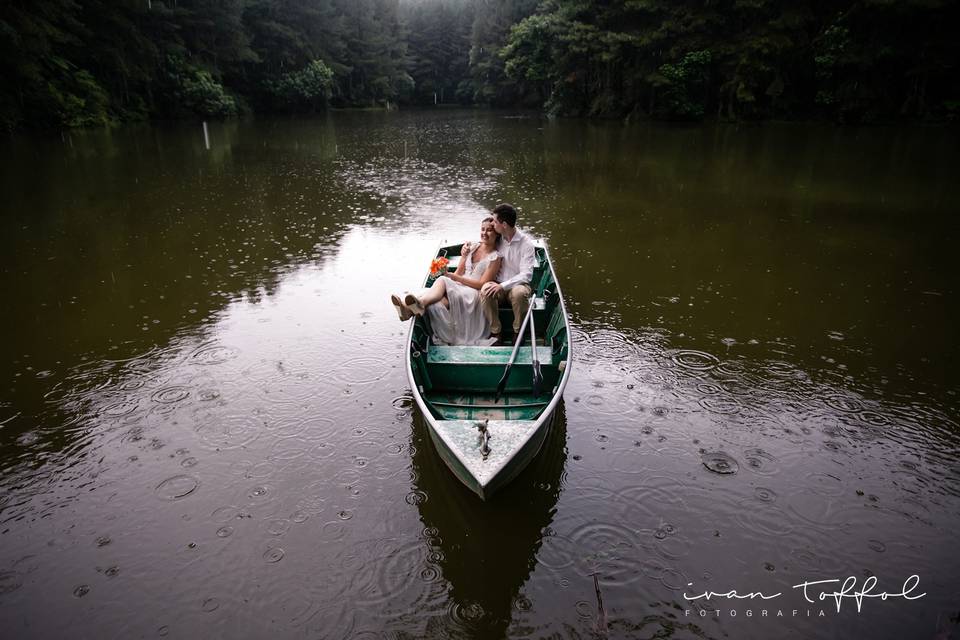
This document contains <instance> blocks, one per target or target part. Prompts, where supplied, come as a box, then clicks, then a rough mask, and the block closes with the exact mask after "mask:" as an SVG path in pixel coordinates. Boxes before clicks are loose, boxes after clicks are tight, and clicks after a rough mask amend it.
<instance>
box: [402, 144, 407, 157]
mask: <svg viewBox="0 0 960 640" xmlns="http://www.w3.org/2000/svg"><path fill="white" fill-rule="evenodd" d="M403 159H404V160H406V159H407V141H406V140H404V141H403Z"/></svg>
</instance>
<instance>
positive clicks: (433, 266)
mask: <svg viewBox="0 0 960 640" xmlns="http://www.w3.org/2000/svg"><path fill="white" fill-rule="evenodd" d="M448 264H450V261H449V260H447V259H446V258H444V257H442V256H441V257H439V258H434V259H433V260H432V261H431V262H430V275H431V276H433V277H434V278H439V277H440V276H442V275H443V274H444V273H446V272H447V265H448Z"/></svg>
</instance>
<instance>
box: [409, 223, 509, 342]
mask: <svg viewBox="0 0 960 640" xmlns="http://www.w3.org/2000/svg"><path fill="white" fill-rule="evenodd" d="M499 239H500V236H499V234H498V233H497V232H496V231H494V230H493V218H484V220H483V221H482V222H481V223H480V243H479V244H472V243H468V244H467V245H464V250H463V252H462V254H461V258H460V264H459V265H457V270H456V272H454V273H447V274H446V275H443V276H441V277H439V278H437V279H436V280H435V281H434V283H433V286H431V287H430V288H429V289H427V290H425V291H424V292H422V293H421V294H420V295H419V296H415V295H413V294H412V293H409V294H407V295H406V297H405V298H404V300H403V302H402V303H401V301H400V299H399V296H396V295H394V296H392V297H391V300H392V301H393V304H394V306H395V307H397V313H398V314H399V316H400V319H401V320H406V319H407V318H409V317H410V314H413V315H418V316H419V315H423V314H424V313H426V314H427V315H428V316H429V318H430V326H431V327H432V328H433V342H434V344H444V345H490V344H493V343H494V342H495V340H496V339H495V338H491V337H490V323H489V322H488V321H487V318H486V316H485V315H484V313H483V309H482V308H481V306H480V288H481V287H482V286H483V285H484V284H486V283H487V282H490V281H492V280H493V279H494V278H495V277H496V276H497V272H499V271H500V263H501V262H502V261H503V260H502V258H501V257H500V254H499V253H498V252H497V241H498V240H499Z"/></svg>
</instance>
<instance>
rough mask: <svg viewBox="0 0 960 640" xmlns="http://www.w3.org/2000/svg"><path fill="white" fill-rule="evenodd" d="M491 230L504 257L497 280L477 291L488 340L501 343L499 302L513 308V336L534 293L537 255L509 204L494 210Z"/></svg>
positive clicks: (530, 239)
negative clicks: (488, 336) (504, 302)
mask: <svg viewBox="0 0 960 640" xmlns="http://www.w3.org/2000/svg"><path fill="white" fill-rule="evenodd" d="M493 228H494V230H495V231H496V232H497V233H499V234H500V243H499V245H498V246H497V251H498V252H499V253H500V255H501V256H502V257H503V262H502V263H501V265H500V273H498V274H497V278H496V281H495V282H488V283H486V284H485V285H483V288H481V289H480V298H481V300H482V304H483V313H484V315H486V316H487V320H488V321H489V322H490V334H491V337H494V338H496V339H497V340H498V341H500V340H502V334H501V327H500V314H499V312H498V307H499V306H500V302H501V301H506V300H509V301H510V306H511V307H513V333H514V337H516V334H517V332H518V331H520V325H521V324H522V323H523V318H524V317H525V316H526V315H527V308H528V307H529V305H530V294H531V292H532V291H533V289H532V288H531V287H530V282H531V280H532V279H533V269H534V267H536V266H537V253H536V250H535V249H534V246H533V239H532V238H531V237H530V236H528V235H527V234H525V233H524V232H523V231H521V230H520V229H518V228H517V210H516V209H514V208H513V206H512V205H509V204H506V203H504V204H499V205H497V206H496V207H495V208H494V210H493Z"/></svg>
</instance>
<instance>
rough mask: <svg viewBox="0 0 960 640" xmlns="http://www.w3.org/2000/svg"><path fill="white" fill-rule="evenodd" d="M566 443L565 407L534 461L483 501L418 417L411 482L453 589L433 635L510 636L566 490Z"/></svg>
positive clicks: (427, 535) (430, 539)
mask: <svg viewBox="0 0 960 640" xmlns="http://www.w3.org/2000/svg"><path fill="white" fill-rule="evenodd" d="M566 443H567V418H566V412H565V409H564V405H563V402H562V401H561V402H560V404H559V405H558V406H557V409H556V411H555V412H554V416H553V424H552V425H551V427H550V433H549V434H548V436H547V439H546V441H545V442H544V444H543V448H542V450H541V451H540V453H539V454H538V455H537V457H536V458H534V459H533V461H532V462H531V463H530V465H529V466H528V467H527V468H526V469H525V470H524V471H523V472H522V473H521V474H520V475H519V476H518V477H517V478H516V479H515V480H513V481H512V482H511V483H510V484H509V485H508V486H507V487H505V488H504V489H503V490H502V491H500V492H498V493H497V495H496V496H495V497H494V498H493V499H492V500H490V501H488V502H484V501H483V500H480V499H479V498H478V497H477V496H476V495H474V494H473V493H472V492H471V491H470V490H469V489H467V488H466V487H465V486H463V484H461V483H460V482H458V481H457V479H456V478H455V477H454V476H453V475H451V473H450V471H449V470H448V469H447V468H446V466H445V465H444V463H443V461H442V460H441V459H440V456H439V455H438V454H437V452H436V451H435V450H434V448H433V443H432V442H431V441H430V436H429V434H428V432H427V425H426V423H425V422H424V419H423V416H422V415H421V414H420V412H419V411H417V412H415V414H414V428H413V444H414V453H413V456H412V464H413V470H414V474H415V478H416V480H415V482H414V484H415V486H416V488H417V489H418V490H419V491H420V492H422V493H423V494H424V497H425V499H424V500H422V501H421V502H420V504H419V505H418V509H419V511H420V519H421V520H422V522H423V524H424V527H425V538H426V540H427V541H428V543H429V544H430V546H431V555H432V556H433V557H434V558H435V559H436V561H437V565H438V566H439V568H440V571H441V572H442V574H443V579H444V580H445V581H446V582H447V583H448V584H449V586H450V589H449V602H448V606H447V614H446V618H445V619H444V620H443V624H442V628H435V629H429V631H430V633H429V634H428V635H430V636H434V635H440V636H443V637H451V636H452V637H461V636H462V637H484V638H500V637H505V636H506V635H507V629H508V628H509V626H510V623H511V620H512V618H513V615H514V614H515V613H517V612H522V611H524V610H525V609H527V608H528V607H529V601H528V600H527V599H526V598H525V597H524V596H523V595H522V594H521V590H522V588H523V586H524V584H525V583H526V581H527V579H528V578H529V577H530V574H531V572H532V571H533V568H534V566H535V565H536V556H537V552H538V550H539V549H540V544H541V542H542V540H543V536H544V530H545V529H546V528H547V527H548V526H549V525H550V523H551V521H552V520H553V515H554V512H555V509H556V505H557V500H558V498H559V496H560V492H561V490H562V488H563V479H564V469H565V467H566V458H567V447H566ZM436 622H440V620H436ZM431 626H432V625H431Z"/></svg>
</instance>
